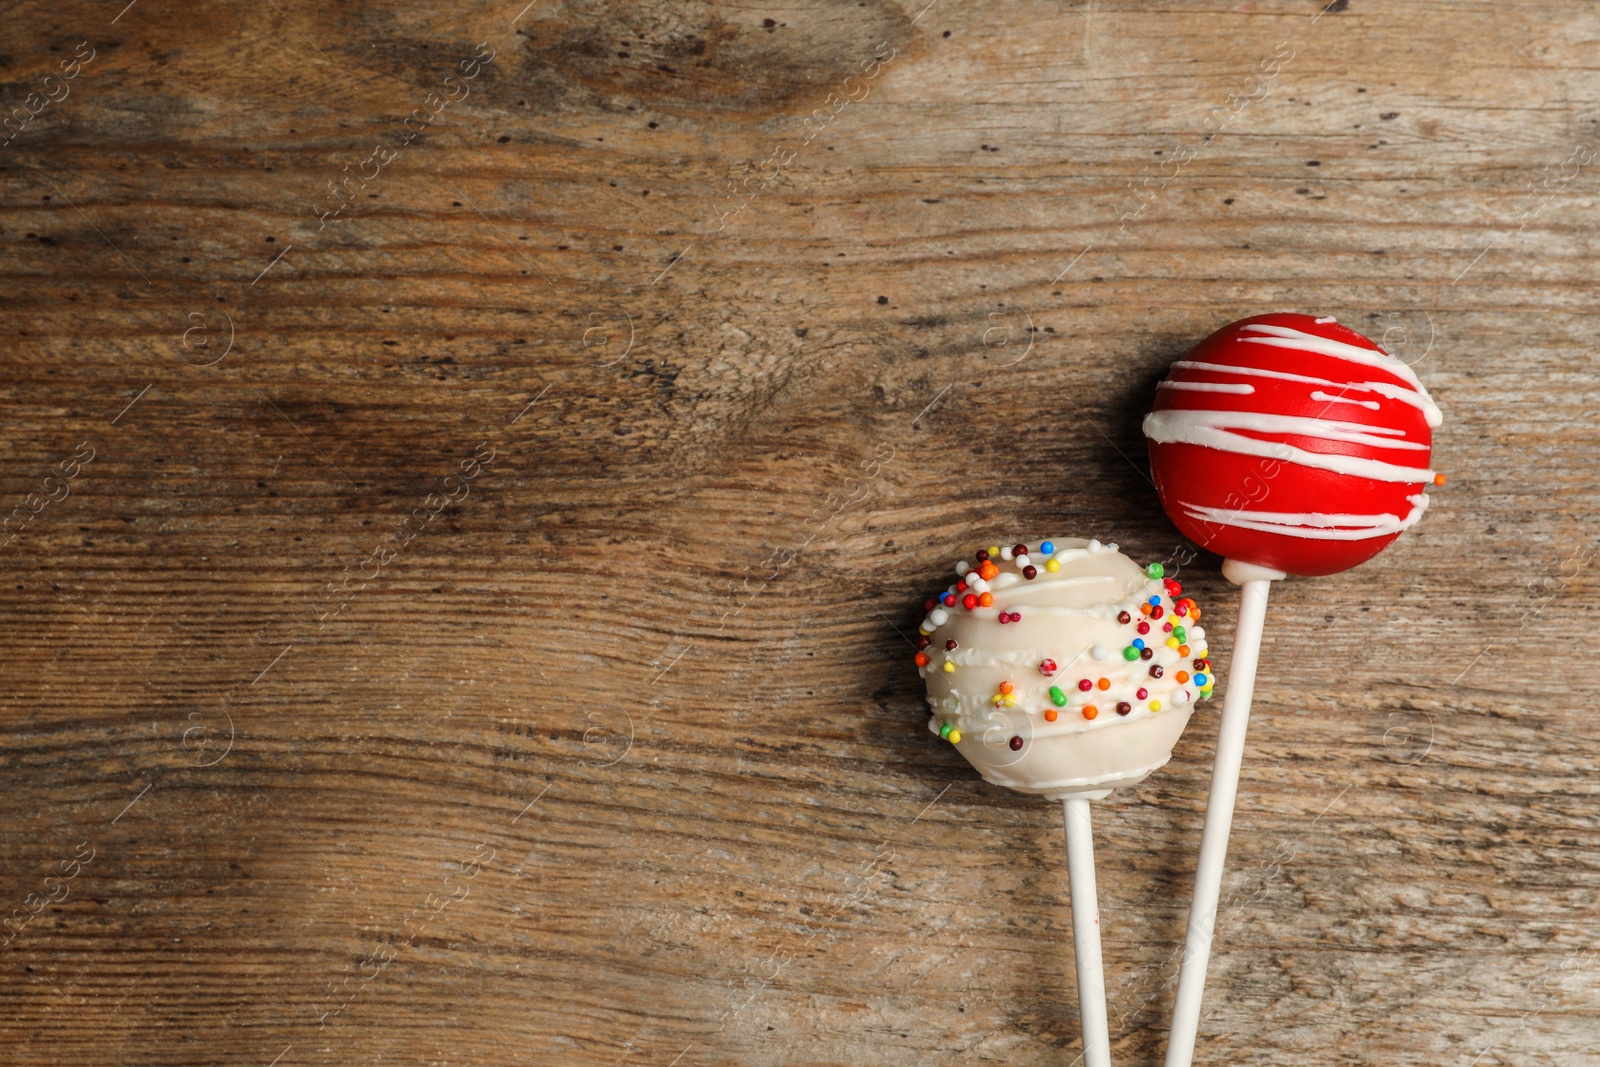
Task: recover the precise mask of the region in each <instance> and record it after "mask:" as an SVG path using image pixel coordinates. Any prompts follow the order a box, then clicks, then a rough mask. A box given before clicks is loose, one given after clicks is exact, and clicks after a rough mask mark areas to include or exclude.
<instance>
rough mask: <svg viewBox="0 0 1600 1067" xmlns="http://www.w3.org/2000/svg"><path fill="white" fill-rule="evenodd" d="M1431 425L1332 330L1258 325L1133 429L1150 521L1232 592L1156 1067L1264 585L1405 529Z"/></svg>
mask: <svg viewBox="0 0 1600 1067" xmlns="http://www.w3.org/2000/svg"><path fill="white" fill-rule="evenodd" d="M1440 421H1441V418H1440V414H1439V409H1438V408H1437V407H1436V406H1434V403H1433V401H1432V400H1431V399H1430V398H1429V396H1428V393H1427V390H1426V389H1424V388H1423V387H1422V383H1421V382H1420V381H1418V380H1417V377H1416V375H1415V374H1414V373H1412V371H1411V368H1410V367H1408V366H1406V365H1405V364H1404V363H1401V362H1400V361H1399V360H1397V359H1395V358H1394V357H1392V356H1390V355H1389V354H1388V353H1387V352H1385V351H1383V349H1382V348H1380V347H1379V346H1378V345H1375V344H1373V343H1372V342H1371V341H1369V340H1367V339H1366V338H1365V337H1362V336H1361V335H1360V334H1358V333H1356V332H1354V331H1353V330H1349V329H1346V328H1345V327H1343V326H1339V325H1338V324H1337V323H1336V322H1335V321H1334V320H1333V319H1332V318H1312V317H1311V316H1309V315H1289V314H1277V315H1261V316H1257V317H1255V318H1251V319H1243V320H1241V321H1239V322H1235V323H1233V324H1231V325H1229V326H1225V327H1223V328H1222V329H1220V330H1218V331H1217V332H1216V333H1214V334H1212V335H1211V336H1210V337H1208V338H1206V339H1205V340H1204V341H1202V342H1201V343H1200V344H1199V346H1197V347H1196V348H1195V350H1194V351H1193V352H1192V353H1191V354H1190V355H1189V357H1188V358H1187V359H1184V360H1179V361H1178V362H1177V363H1174V364H1173V365H1172V370H1171V372H1170V373H1169V374H1168V376H1167V378H1166V380H1165V381H1163V382H1162V383H1161V385H1160V387H1159V388H1158V391H1157V397H1156V403H1155V408H1154V410H1153V411H1152V412H1151V413H1150V415H1149V416H1147V417H1146V419H1145V424H1144V432H1145V436H1146V437H1147V438H1148V439H1149V441H1150V461H1151V467H1152V469H1153V470H1154V472H1155V482H1156V490H1157V492H1159V493H1160V495H1161V502H1162V505H1163V506H1164V507H1165V508H1166V510H1167V514H1168V515H1169V516H1171V518H1172V521H1173V522H1174V523H1175V524H1176V525H1177V527H1178V529H1180V530H1181V531H1183V533H1184V534H1185V535H1186V536H1188V537H1189V538H1190V539H1191V540H1193V541H1194V542H1195V543H1197V544H1199V545H1201V546H1202V547H1205V548H1208V549H1211V550H1212V551H1214V552H1217V553H1218V554H1220V555H1222V556H1224V557H1225V561H1224V563H1223V567H1222V573H1223V575H1224V577H1226V578H1227V579H1228V580H1229V581H1231V582H1233V583H1234V584H1236V585H1238V586H1239V587H1240V599H1239V628H1238V636H1237V642H1236V645H1235V648H1234V661H1233V668H1232V671H1231V674H1230V676H1229V679H1228V689H1227V692H1226V694H1225V696H1224V700H1223V708H1222V723H1221V727H1220V729H1219V731H1218V734H1217V758H1216V765H1215V767H1214V769H1213V771H1212V777H1211V794H1210V797H1209V799H1208V800H1207V802H1206V823H1205V830H1204V833H1203V835H1202V838H1201V844H1200V858H1199V862H1198V864H1197V866H1196V870H1195V890H1194V900H1193V903H1192V904H1191V906H1190V913H1189V924H1188V928H1187V933H1186V937H1185V945H1184V955H1183V964H1182V968H1181V970H1180V973H1179V978H1178V995H1177V1001H1176V1003H1175V1005H1174V1008H1173V1020H1172V1034H1171V1037H1170V1039H1169V1041H1168V1043H1167V1057H1166V1067H1189V1065H1190V1063H1191V1062H1192V1060H1193V1058H1194V1046H1195V1039H1196V1036H1197V1034H1198V1032H1199V1025H1200V1008H1201V1002H1202V1000H1203V997H1204V987H1205V977H1206V970H1207V967H1208V965H1209V963H1210V958H1211V945H1212V940H1213V935H1214V927H1215V923H1216V916H1217V904H1218V900H1219V898H1220V896H1221V889H1222V873H1223V866H1224V863H1225V860H1226V858H1227V850H1228V834H1229V831H1230V829H1231V828H1232V823H1233V809H1234V801H1235V799H1236V797H1237V793H1238V785H1239V773H1240V768H1241V766H1242V764H1243V759H1244V739H1245V730H1246V727H1247V726H1248V725H1249V719H1250V701H1251V697H1252V695H1253V693H1254V689H1255V676H1256V663H1257V660H1258V659H1259V656H1260V650H1261V631H1262V626H1263V623H1264V622H1265V619H1266V606H1267V596H1268V593H1269V591H1270V589H1271V583H1272V582H1273V581H1276V580H1278V579H1281V578H1284V577H1287V575H1288V574H1289V573H1293V574H1300V575H1325V574H1334V573H1337V572H1339V571H1342V570H1347V569H1349V568H1351V567H1354V566H1356V565H1357V564H1359V563H1362V562H1364V561H1366V560H1367V559H1370V558H1371V557H1372V556H1374V555H1376V554H1377V553H1378V552H1379V551H1381V550H1382V549H1384V548H1385V547H1387V546H1388V545H1390V544H1392V543H1393V542H1394V540H1395V538H1397V537H1399V536H1400V534H1401V533H1402V532H1403V531H1404V530H1405V529H1407V528H1408V527H1410V526H1411V525H1412V524H1413V523H1415V522H1416V521H1417V519H1418V518H1420V517H1421V515H1422V512H1423V510H1424V509H1425V508H1426V507H1427V505H1428V497H1427V494H1426V492H1425V488H1426V486H1427V484H1428V483H1429V482H1432V483H1433V484H1443V481H1444V478H1443V476H1442V475H1435V474H1434V472H1433V471H1431V470H1428V469H1427V464H1428V462H1429V458H1430V456H1431V453H1432V447H1433V429H1434V427H1436V426H1438V425H1439V424H1440Z"/></svg>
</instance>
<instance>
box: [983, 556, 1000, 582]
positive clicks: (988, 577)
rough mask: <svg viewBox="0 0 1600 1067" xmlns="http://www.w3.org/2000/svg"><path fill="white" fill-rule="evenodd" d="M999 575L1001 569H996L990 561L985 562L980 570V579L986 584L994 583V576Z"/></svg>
mask: <svg viewBox="0 0 1600 1067" xmlns="http://www.w3.org/2000/svg"><path fill="white" fill-rule="evenodd" d="M999 573H1000V568H999V567H996V566H995V565H994V563H993V562H991V561H989V560H984V562H983V566H981V567H979V568H978V577H979V578H982V579H983V580H984V581H986V582H988V581H993V580H994V576H995V575H997V574H999Z"/></svg>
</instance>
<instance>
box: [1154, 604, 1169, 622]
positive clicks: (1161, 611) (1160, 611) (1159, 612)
mask: <svg viewBox="0 0 1600 1067" xmlns="http://www.w3.org/2000/svg"><path fill="white" fill-rule="evenodd" d="M1166 613H1167V609H1165V608H1163V607H1162V606H1161V605H1160V604H1156V605H1153V606H1152V607H1151V608H1150V617H1151V618H1152V619H1159V618H1161V616H1163V615H1165V614H1166Z"/></svg>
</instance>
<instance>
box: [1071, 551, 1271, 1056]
mask: <svg viewBox="0 0 1600 1067" xmlns="http://www.w3.org/2000/svg"><path fill="white" fill-rule="evenodd" d="M1222 574H1223V577H1225V578H1227V579H1228V581H1230V582H1233V583H1234V584H1235V585H1238V586H1239V587H1240V590H1239V629H1238V631H1237V633H1236V635H1235V637H1234V646H1233V665H1232V667H1231V669H1230V670H1229V672H1228V687H1227V689H1226V690H1225V691H1224V695H1223V700H1222V726H1221V727H1220V729H1219V730H1218V732H1217V762H1216V765H1215V767H1213V769H1212V771H1211V796H1210V797H1209V798H1208V799H1207V800H1206V827H1205V832H1204V833H1203V834H1202V835H1201V837H1200V862H1199V864H1198V865H1197V866H1196V868H1195V872H1194V901H1193V903H1191V904H1190V905H1189V929H1188V936H1187V937H1186V938H1185V941H1184V946H1183V964H1182V969H1181V970H1180V971H1179V974H1178V999H1177V1002H1176V1003H1175V1004H1174V1005H1173V1008H1172V1034H1171V1036H1170V1037H1169V1038H1168V1039H1167V1060H1166V1067H1189V1065H1190V1064H1191V1063H1192V1062H1193V1060H1194V1042H1195V1037H1196V1036H1197V1035H1198V1033H1199V1031H1200V1001H1201V998H1202V997H1203V996H1204V994H1205V985H1206V967H1207V965H1208V964H1209V963H1210V962H1211V937H1212V934H1213V932H1214V930H1215V928H1216V923H1217V903H1218V900H1219V898H1220V897H1221V895H1222V867H1223V863H1224V862H1225V861H1226V860H1227V858H1228V831H1229V830H1230V829H1232V827H1233V803H1234V799H1235V798H1236V797H1237V796H1238V793H1239V768H1240V766H1241V765H1242V764H1243V762H1244V734H1245V729H1246V728H1247V727H1248V726H1249V725H1250V698H1251V697H1252V696H1253V695H1254V693H1255V688H1256V662H1257V661H1258V660H1259V659H1260V656H1261V627H1262V624H1263V623H1264V622H1265V621H1266V617H1267V594H1268V593H1269V592H1270V591H1271V589H1272V583H1273V582H1274V581H1275V580H1277V579H1279V578H1286V577H1288V575H1286V574H1284V573H1283V572H1282V571H1275V570H1272V569H1270V568H1267V567H1258V566H1256V565H1254V564H1251V563H1240V562H1239V561H1237V560H1231V559H1230V560H1224V561H1223V564H1222ZM1074 913H1076V909H1074Z"/></svg>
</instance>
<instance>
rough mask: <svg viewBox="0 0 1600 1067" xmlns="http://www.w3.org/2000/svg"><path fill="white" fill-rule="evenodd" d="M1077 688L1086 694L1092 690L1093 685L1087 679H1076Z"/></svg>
mask: <svg viewBox="0 0 1600 1067" xmlns="http://www.w3.org/2000/svg"><path fill="white" fill-rule="evenodd" d="M1078 688H1079V689H1081V690H1083V691H1084V692H1085V693H1087V692H1088V691H1089V690H1091V689H1093V688H1094V683H1093V682H1091V681H1090V680H1089V679H1087V678H1079V679H1078Z"/></svg>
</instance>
